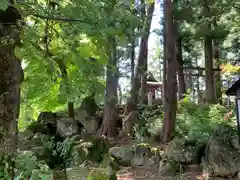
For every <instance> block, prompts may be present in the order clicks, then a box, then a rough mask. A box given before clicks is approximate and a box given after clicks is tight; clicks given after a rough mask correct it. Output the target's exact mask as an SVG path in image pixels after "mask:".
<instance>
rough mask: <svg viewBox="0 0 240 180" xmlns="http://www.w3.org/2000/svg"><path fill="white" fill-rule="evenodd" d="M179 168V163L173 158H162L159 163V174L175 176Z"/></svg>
mask: <svg viewBox="0 0 240 180" xmlns="http://www.w3.org/2000/svg"><path fill="white" fill-rule="evenodd" d="M179 170H180V164H179V163H178V162H177V161H175V160H173V159H163V160H161V162H160V165H159V175H161V176H175V175H176V174H177V172H179Z"/></svg>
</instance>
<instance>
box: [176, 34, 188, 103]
mask: <svg viewBox="0 0 240 180" xmlns="http://www.w3.org/2000/svg"><path fill="white" fill-rule="evenodd" d="M176 42H177V43H176V59H177V62H178V70H177V73H178V93H179V99H183V98H184V95H185V93H186V86H185V79H184V72H183V58H182V40H181V37H178V39H177V41H176Z"/></svg>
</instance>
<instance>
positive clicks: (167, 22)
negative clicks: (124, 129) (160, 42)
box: [162, 0, 177, 143]
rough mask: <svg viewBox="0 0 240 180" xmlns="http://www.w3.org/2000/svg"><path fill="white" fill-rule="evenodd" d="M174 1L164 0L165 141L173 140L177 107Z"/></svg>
mask: <svg viewBox="0 0 240 180" xmlns="http://www.w3.org/2000/svg"><path fill="white" fill-rule="evenodd" d="M172 10H173V8H172V1H171V0H164V26H165V35H166V38H165V42H164V43H166V44H165V46H164V47H165V48H166V49H165V50H164V52H165V53H166V55H165V58H166V63H167V68H166V71H167V72H166V75H167V77H166V84H165V92H164V96H165V98H164V123H163V139H162V140H163V143H167V142H169V141H170V140H171V138H172V136H173V133H174V129H175V121H176V109H177V80H176V72H177V61H176V51H175V42H176V41H175V38H174V37H175V31H174V25H173V14H172Z"/></svg>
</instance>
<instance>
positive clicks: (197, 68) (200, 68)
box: [183, 66, 221, 71]
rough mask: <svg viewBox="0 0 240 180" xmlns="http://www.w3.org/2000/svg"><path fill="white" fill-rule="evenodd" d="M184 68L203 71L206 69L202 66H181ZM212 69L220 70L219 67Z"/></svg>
mask: <svg viewBox="0 0 240 180" xmlns="http://www.w3.org/2000/svg"><path fill="white" fill-rule="evenodd" d="M183 68H184V69H193V70H199V71H205V70H206V69H205V68H204V67H187V66H185V67H183ZM213 71H221V69H220V68H213Z"/></svg>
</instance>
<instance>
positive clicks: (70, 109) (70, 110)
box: [68, 102, 74, 118]
mask: <svg viewBox="0 0 240 180" xmlns="http://www.w3.org/2000/svg"><path fill="white" fill-rule="evenodd" d="M68 116H69V117H71V118H74V103H73V102H68Z"/></svg>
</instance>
